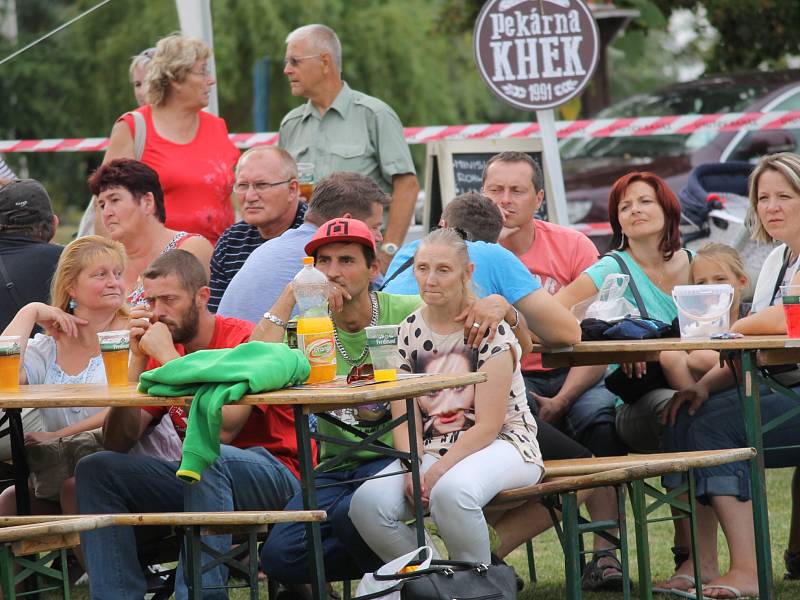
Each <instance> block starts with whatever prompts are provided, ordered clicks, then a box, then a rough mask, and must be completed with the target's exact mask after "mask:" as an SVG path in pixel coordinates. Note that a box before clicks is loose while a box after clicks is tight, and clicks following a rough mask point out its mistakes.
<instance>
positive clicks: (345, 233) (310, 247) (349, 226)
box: [305, 218, 378, 256]
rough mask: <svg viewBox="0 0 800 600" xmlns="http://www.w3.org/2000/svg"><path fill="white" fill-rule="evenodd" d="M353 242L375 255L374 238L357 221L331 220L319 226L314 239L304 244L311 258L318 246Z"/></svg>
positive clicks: (364, 224) (365, 226)
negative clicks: (369, 249)
mask: <svg viewBox="0 0 800 600" xmlns="http://www.w3.org/2000/svg"><path fill="white" fill-rule="evenodd" d="M348 242H354V243H356V244H361V245H362V246H366V247H367V248H372V251H373V252H375V253H377V252H378V250H377V248H376V247H375V238H374V237H372V232H371V231H370V230H369V227H367V225H366V223H364V221H359V220H358V219H345V218H339V219H331V220H330V221H328V222H327V223H323V224H322V225H320V228H319V229H317V232H316V233H315V234H314V237H312V238H311V241H310V242H308V243H307V244H306V248H305V250H306V254H307V255H308V256H311V255H312V254H314V252H316V250H317V249H318V248H319V247H320V246H324V245H326V244H346V243H348Z"/></svg>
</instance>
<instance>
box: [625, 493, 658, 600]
mask: <svg viewBox="0 0 800 600" xmlns="http://www.w3.org/2000/svg"><path fill="white" fill-rule="evenodd" d="M630 488H631V509H632V512H633V523H634V530H635V531H636V562H637V564H638V567H639V598H640V600H653V589H652V588H653V583H652V575H651V574H650V541H649V540H648V537H647V500H646V498H645V494H644V481H641V480H636V481H632V482H631V484H630Z"/></svg>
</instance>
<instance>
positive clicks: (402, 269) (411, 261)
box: [381, 254, 414, 290]
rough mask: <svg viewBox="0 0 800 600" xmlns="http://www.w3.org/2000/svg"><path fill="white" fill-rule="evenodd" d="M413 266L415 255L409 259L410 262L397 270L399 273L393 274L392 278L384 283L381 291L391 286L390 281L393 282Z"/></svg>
mask: <svg viewBox="0 0 800 600" xmlns="http://www.w3.org/2000/svg"><path fill="white" fill-rule="evenodd" d="M413 264H414V255H413V254H412V255H411V256H409V257H408V260H407V261H406V262H404V263H403V264H402V265H400V268H399V269H397V271H395V272H394V273H392V276H391V277H389V279H387V280H386V281H384V282H383V285H382V286H381V290H383V288H385V287H386V286H387V285H389V282H390V281H392V280H393V279H394V278H395V277H397V276H398V275H400V273H402V272H403V271H405V270H406V269H408V268H409V267H410V266H411V265H413Z"/></svg>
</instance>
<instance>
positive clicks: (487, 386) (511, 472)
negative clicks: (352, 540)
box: [349, 229, 544, 564]
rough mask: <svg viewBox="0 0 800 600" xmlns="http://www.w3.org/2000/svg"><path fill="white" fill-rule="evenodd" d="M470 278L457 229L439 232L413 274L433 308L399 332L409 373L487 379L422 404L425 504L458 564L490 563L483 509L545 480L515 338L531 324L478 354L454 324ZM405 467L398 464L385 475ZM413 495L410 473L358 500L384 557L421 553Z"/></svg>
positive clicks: (399, 432)
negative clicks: (472, 374) (505, 493)
mask: <svg viewBox="0 0 800 600" xmlns="http://www.w3.org/2000/svg"><path fill="white" fill-rule="evenodd" d="M472 271H473V265H472V263H470V262H469V255H468V253H467V247H466V244H465V243H464V240H463V239H461V238H460V237H459V235H458V234H457V233H456V232H455V231H454V230H452V229H440V230H437V231H434V232H433V233H431V234H430V235H428V236H427V237H426V238H425V239H424V240H423V242H422V243H421V244H420V246H419V248H418V249H417V252H416V255H415V256H414V276H415V277H416V279H417V283H418V285H419V290H420V295H421V296H422V299H423V301H424V302H425V304H424V305H423V306H422V307H421V308H420V309H418V310H416V311H415V312H413V313H412V314H411V315H409V316H408V318H406V319H405V321H403V323H402V324H401V325H400V336H399V346H400V348H399V352H400V356H401V365H402V366H401V368H402V369H403V370H404V371H407V372H412V373H427V372H437V373H464V372H475V371H478V370H480V371H483V372H485V373H486V374H487V376H488V380H487V381H486V382H485V383H481V384H478V385H475V386H464V387H461V388H455V389H452V390H443V391H441V392H438V393H436V394H433V395H430V396H424V397H421V398H418V399H417V401H416V403H415V407H416V408H415V410H416V419H417V423H420V424H421V426H420V428H419V434H418V439H417V448H418V450H419V452H420V454H421V456H423V459H422V467H421V471H422V500H423V503H424V504H425V505H426V506H427V507H428V508H429V509H430V513H431V517H432V518H433V520H434V521H435V522H436V524H437V526H438V528H439V533H440V535H441V537H442V539H443V540H444V543H445V545H446V546H447V550H448V553H449V555H450V558H451V559H453V560H467V561H480V562H483V563H486V564H488V563H489V562H490V550H489V536H488V531H487V526H486V520H485V518H484V515H483V511H482V508H483V506H484V505H485V504H486V503H488V502H489V501H490V500H491V499H492V498H493V497H494V496H495V495H496V494H497V493H498V492H500V491H502V490H504V489H509V488H514V487H520V486H524V485H529V484H534V483H536V482H538V481H539V480H540V479H541V477H542V475H543V472H544V471H543V469H544V467H543V462H542V457H541V452H540V450H539V445H538V442H537V440H536V431H537V430H536V422H535V421H534V419H533V416H532V415H531V413H530V410H529V409H528V403H527V400H526V395H525V382H524V381H523V379H522V373H521V371H520V358H521V353H522V351H521V348H520V344H519V343H518V342H517V339H516V337H515V336H514V330H516V329H520V330H521V331H523V332H524V331H525V329H524V324H523V325H522V327H520V323H519V321H518V322H517V323H515V324H514V328H512V327H511V326H510V325H509V324H508V323H506V322H505V321H501V322H500V324H499V325H498V326H497V331H496V333H495V336H494V338H493V339H492V340H491V341H488V339H487V338H484V340H483V342H482V343H481V344H480V346H479V347H478V348H472V347H471V346H468V345H467V344H465V343H464V330H463V326H462V325H461V324H460V323H458V322H457V321H456V320H455V317H456V315H458V314H459V313H460V312H461V311H463V310H464V308H465V307H466V306H467V305H468V304H469V303H470V302H471V301H472V299H473V296H472V292H471V280H472ZM525 338H526V336H523V342H524V343H525V345H527V342H528V341H529V338H527V339H525ZM404 412H405V402H403V401H400V402H394V403H393V404H392V414H393V416H395V417H396V416H399V415H400V414H403V413H404ZM394 445H395V447H396V448H398V449H402V450H408V431H407V430H406V429H405V428H404V427H398V428H396V429H395V433H394ZM497 465H503V468H502V469H498V468H497ZM399 468H400V464H399V461H396V462H394V463H392V464H391V465H389V466H388V467H387V468H386V469H385V472H387V473H388V472H392V471H394V472H396V471H397V470H398V469H399ZM411 498H412V496H411V480H410V476H409V475H406V476H405V477H404V478H400V477H386V478H381V479H373V480H370V481H367V482H366V483H364V484H363V485H362V486H361V487H359V488H358V490H357V491H356V493H355V495H354V496H353V500H352V503H351V505H350V513H349V515H350V519H351V520H352V521H353V524H354V525H355V526H356V528H357V529H358V532H359V533H360V534H361V536H362V537H363V538H364V541H365V542H367V544H368V545H369V546H370V548H372V550H373V551H374V552H375V553H376V554H377V555H378V556H380V557H381V558H382V559H383V560H387V561H388V560H390V559H392V558H394V557H397V556H399V555H401V554H403V553H405V552H409V551H411V550H413V549H414V548H416V545H417V544H416V536H415V534H414V530H413V529H412V528H411V527H409V526H407V525H406V524H405V522H406V520H407V519H410V518H413V500H411ZM502 518H503V517H501V519H502ZM496 524H497V525H499V522H497V523H496Z"/></svg>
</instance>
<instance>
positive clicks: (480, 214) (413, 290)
mask: <svg viewBox="0 0 800 600" xmlns="http://www.w3.org/2000/svg"><path fill="white" fill-rule="evenodd" d="M439 226H440V227H453V228H454V229H456V230H459V231H463V233H464V235H465V236H466V239H467V248H468V249H469V259H470V261H471V262H472V263H473V264H474V265H475V272H474V273H473V275H472V282H473V284H474V286H475V292H476V293H477V294H478V296H480V297H481V298H483V297H485V296H488V295H490V294H499V295H500V296H503V298H505V299H506V300H507V301H508V302H509V304H513V305H514V306H515V307H516V308H517V309H519V311H520V312H522V314H523V315H524V316H525V318H526V319H527V320H528V321H529V322H534V321H535V316H534V314H533V310H532V307H531V306H530V305H529V300H530V299H531V297H530V295H531V294H532V293H533V292H535V291H536V290H538V289H540V288H541V285H540V283H539V280H538V278H537V277H534V276H533V275H531V273H530V271H528V269H527V267H525V265H523V264H522V262H521V261H520V260H519V259H518V258H517V257H516V256H514V254H513V253H512V252H510V251H508V250H506V249H505V248H503V247H502V246H501V245H500V244H498V243H497V238H498V236H499V235H500V230H501V229H502V228H503V216H502V214H501V213H500V209H498V208H497V206H495V204H494V203H493V202H492V201H491V200H489V199H488V198H486V197H485V196H482V195H481V194H479V193H477V192H467V193H466V194H461V195H460V196H456V197H455V198H454V199H453V201H452V202H450V203H449V204H448V205H447V206H446V207H445V209H444V212H442V218H441V220H440V221H439ZM420 241H421V240H416V241H414V242H411V243H409V244H406V245H404V246H403V247H402V248H400V250H398V251H397V254H395V257H394V259H393V260H392V263H391V264H390V265H389V269H388V270H387V271H386V279H385V282H384V284H383V287H382V288H381V290H382V291H384V292H389V293H390V294H418V293H419V288H418V287H417V280H416V279H415V278H414V253H415V252H416V251H417V247H418V246H419V244H420Z"/></svg>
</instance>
